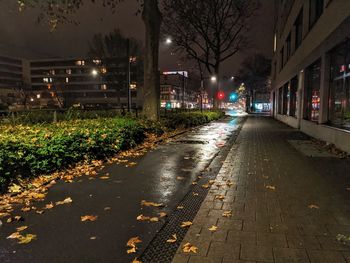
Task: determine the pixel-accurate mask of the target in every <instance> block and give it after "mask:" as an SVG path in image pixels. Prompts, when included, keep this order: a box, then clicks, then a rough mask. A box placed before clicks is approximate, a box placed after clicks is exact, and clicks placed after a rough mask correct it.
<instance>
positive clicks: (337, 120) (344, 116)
mask: <svg viewBox="0 0 350 263" xmlns="http://www.w3.org/2000/svg"><path fill="white" fill-rule="evenodd" d="M330 57H331V82H330V94H329V95H330V96H329V100H330V101H329V104H330V108H329V121H330V123H331V125H334V126H337V127H340V128H345V129H349V130H350V39H347V40H345V41H344V42H343V43H342V44H340V45H339V46H337V47H336V48H335V49H333V50H332V51H331V53H330Z"/></svg>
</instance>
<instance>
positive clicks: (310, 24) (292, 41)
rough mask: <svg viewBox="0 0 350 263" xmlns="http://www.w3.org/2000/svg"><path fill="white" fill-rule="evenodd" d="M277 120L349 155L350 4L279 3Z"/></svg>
mask: <svg viewBox="0 0 350 263" xmlns="http://www.w3.org/2000/svg"><path fill="white" fill-rule="evenodd" d="M276 5H277V8H276V12H277V14H276V25H275V37H274V59H273V63H272V87H273V89H272V93H271V100H272V104H273V110H272V114H273V116H274V117H275V118H276V119H278V120H280V121H282V122H284V123H286V124H288V125H290V126H292V127H294V128H297V129H300V130H301V131H302V132H304V133H306V134H308V135H310V136H312V137H315V138H318V139H320V140H323V141H326V142H328V143H332V144H335V145H336V146H337V147H338V148H340V149H342V150H344V151H347V152H350V1H349V0H281V1H276Z"/></svg>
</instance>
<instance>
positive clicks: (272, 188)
mask: <svg viewBox="0 0 350 263" xmlns="http://www.w3.org/2000/svg"><path fill="white" fill-rule="evenodd" d="M266 189H269V190H272V191H275V190H276V187H275V186H272V185H267V186H266Z"/></svg>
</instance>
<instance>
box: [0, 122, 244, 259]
mask: <svg viewBox="0 0 350 263" xmlns="http://www.w3.org/2000/svg"><path fill="white" fill-rule="evenodd" d="M237 128H238V125H237V118H236V117H228V118H226V119H224V120H221V121H218V122H213V123H211V124H208V125H205V126H202V127H199V128H196V129H193V130H192V131H190V132H188V133H186V134H184V135H181V136H179V137H177V138H175V139H174V141H172V142H170V143H167V144H163V145H159V146H158V147H157V148H156V149H155V150H153V151H151V152H149V153H147V154H146V155H145V156H143V157H141V158H139V159H135V160H134V161H135V162H137V163H138V164H137V166H135V167H131V168H126V167H125V166H123V165H118V164H112V165H109V166H106V168H105V169H103V170H102V171H101V174H105V173H107V172H108V173H110V179H109V180H88V178H87V177H83V178H79V179H77V180H75V182H74V183H72V184H66V183H63V182H59V183H57V184H56V185H55V186H54V187H52V188H51V189H50V191H49V193H48V195H47V198H46V199H45V201H44V202H43V205H44V204H47V203H50V202H51V201H52V202H56V201H61V200H63V199H65V198H66V197H71V198H72V199H73V203H72V204H69V205H62V206H58V207H55V208H53V209H51V210H47V211H46V212H45V214H43V215H38V214H35V213H33V212H28V213H25V214H23V213H21V212H19V213H18V214H23V215H24V217H25V222H21V223H11V224H4V225H3V226H2V227H0V262H1V263H27V262H28V263H47V262H50V263H58V262H59V263H63V262H64V263H66V262H70V263H75V262H79V263H90V262H91V263H92V262H94V263H95V262H103V263H110V262H111V263H112V262H113V263H115V262H131V261H132V259H133V258H135V256H136V255H135V254H133V255H127V254H126V249H127V248H126V242H127V241H128V240H129V239H130V238H131V237H135V236H139V237H140V238H141V239H142V241H143V242H142V243H141V244H140V245H139V246H138V247H139V249H140V250H139V251H142V249H144V248H145V247H146V246H147V244H148V243H149V242H150V241H151V240H152V238H153V237H154V236H155V235H156V233H157V231H159V229H160V228H161V227H162V225H163V224H164V221H161V222H158V223H148V222H139V221H137V220H136V217H137V216H138V215H140V214H141V213H142V214H144V215H147V216H157V213H158V212H160V211H164V212H166V213H168V214H170V213H171V211H172V210H174V209H175V208H176V207H177V204H178V203H179V202H180V201H181V199H182V198H183V197H184V196H185V195H186V193H187V192H188V191H189V190H190V188H191V185H192V182H193V181H194V180H196V179H197V177H198V175H199V174H200V173H201V171H203V170H204V169H205V167H206V166H207V165H209V163H210V162H211V160H212V159H213V157H214V156H215V155H216V154H217V153H218V152H219V151H220V149H221V148H222V146H223V145H224V144H225V143H226V142H227V140H228V139H229V137H230V136H231V135H232V132H233V131H234V130H236V129H237ZM177 177H184V180H178V179H177ZM141 200H147V201H152V202H157V203H163V204H165V205H166V207H165V208H162V209H155V208H148V207H147V208H142V207H141V206H140V202H141ZM38 207H40V205H38ZM105 207H111V210H110V211H105V210H104V208H105ZM82 215H98V220H97V221H95V222H87V223H82V222H81V221H80V217H81V216H82ZM23 225H26V226H29V228H28V230H27V231H25V232H24V233H33V234H36V235H37V237H38V238H37V240H35V241H32V242H31V243H29V244H26V245H18V244H17V243H16V241H14V240H7V239H6V237H7V236H8V235H10V234H11V233H13V232H15V228H16V227H19V226H23ZM90 237H96V239H95V240H91V239H90Z"/></svg>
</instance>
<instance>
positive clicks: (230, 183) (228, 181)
mask: <svg viewBox="0 0 350 263" xmlns="http://www.w3.org/2000/svg"><path fill="white" fill-rule="evenodd" d="M226 185H227V186H228V187H231V186H232V185H234V183H232V182H231V181H230V180H227V181H226Z"/></svg>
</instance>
